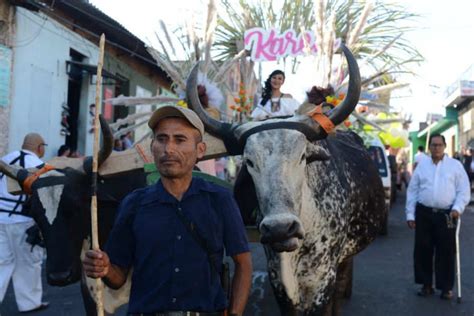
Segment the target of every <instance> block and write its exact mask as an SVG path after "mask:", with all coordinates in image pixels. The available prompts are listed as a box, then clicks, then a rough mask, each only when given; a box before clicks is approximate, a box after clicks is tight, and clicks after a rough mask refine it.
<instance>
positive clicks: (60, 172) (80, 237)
mask: <svg viewBox="0 0 474 316" xmlns="http://www.w3.org/2000/svg"><path fill="white" fill-rule="evenodd" d="M100 122H101V128H102V133H103V138H104V141H103V146H102V148H101V149H100V151H99V155H98V156H99V159H98V163H99V166H100V164H101V163H103V162H104V161H105V160H106V159H107V158H108V157H109V155H110V154H111V152H112V146H113V137H112V134H111V131H110V129H109V127H108V125H107V123H106V121H105V120H103V119H102V117H101V118H100ZM0 171H1V172H4V173H6V174H7V175H8V176H10V177H12V178H14V179H17V181H18V182H19V183H20V185H22V184H23V182H24V181H25V179H26V177H27V176H28V175H29V174H30V173H31V172H30V173H29V172H28V170H26V169H22V168H19V167H16V166H9V165H6V164H5V163H3V162H1V160H0ZM91 180H92V159H91V157H88V158H86V159H85V160H84V163H83V165H82V166H81V167H80V168H78V169H74V168H70V167H68V168H64V169H55V170H52V171H49V172H47V173H45V174H43V175H42V176H41V177H40V178H38V179H37V180H36V181H35V182H34V183H33V185H32V195H31V197H30V199H29V200H28V203H27V207H26V209H27V214H26V215H29V216H31V217H33V218H34V220H35V221H36V223H37V224H38V226H39V228H40V231H41V234H42V236H43V239H44V243H45V247H46V251H47V259H46V279H47V282H48V284H50V285H54V286H66V285H69V284H72V283H75V282H77V281H79V280H81V291H82V297H83V300H84V306H85V309H86V312H87V315H97V313H96V311H95V308H96V304H95V301H94V299H93V297H94V295H93V293H91V291H94V285H95V282H92V280H91V279H88V278H86V277H85V275H83V274H82V265H81V253H82V251H83V250H85V249H89V248H90V236H91V228H90V227H91V224H90V222H91V221H90V205H91V192H92V189H91V188H92V186H91ZM145 185H146V177H145V173H144V172H143V169H141V170H132V171H128V172H125V173H122V174H119V175H114V176H110V177H107V178H102V177H100V176H99V178H98V181H97V197H98V209H99V212H98V222H99V243H100V245H104V244H105V242H106V240H107V237H108V235H109V233H110V230H111V228H112V226H113V222H114V219H115V213H116V210H117V207H118V205H119V203H120V201H121V200H122V199H123V198H124V197H125V196H126V195H127V194H128V193H130V192H131V191H133V190H134V189H136V188H141V187H144V186H145ZM129 288H130V287H129V284H127V286H125V287H124V288H122V289H120V290H118V291H114V290H111V289H109V288H106V291H105V299H104V306H105V308H106V311H108V312H110V313H112V312H113V311H114V310H115V308H116V307H118V306H120V305H122V304H124V303H127V302H128V293H129Z"/></svg>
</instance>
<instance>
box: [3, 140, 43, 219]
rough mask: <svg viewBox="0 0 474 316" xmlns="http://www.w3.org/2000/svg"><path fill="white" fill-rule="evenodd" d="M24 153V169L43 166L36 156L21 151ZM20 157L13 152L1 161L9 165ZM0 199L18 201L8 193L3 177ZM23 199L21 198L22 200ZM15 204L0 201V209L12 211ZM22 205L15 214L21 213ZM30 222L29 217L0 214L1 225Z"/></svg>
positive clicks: (27, 151)
mask: <svg viewBox="0 0 474 316" xmlns="http://www.w3.org/2000/svg"><path fill="white" fill-rule="evenodd" d="M22 151H23V152H24V153H26V154H27V155H26V156H25V168H34V167H37V166H39V165H42V164H43V161H42V160H41V159H39V158H38V156H37V155H36V154H35V153H34V152H31V151H29V150H25V149H22ZM19 156H20V151H19V150H17V151H14V152H11V153H9V154H7V155H6V156H3V157H2V158H1V159H2V160H3V161H4V162H6V163H8V164H9V163H10V162H11V161H12V160H13V159H15V158H17V157H19ZM15 165H17V166H18V165H20V162H19V161H17V162H16V163H15ZM0 197H3V198H7V199H11V200H18V198H19V196H18V195H12V194H10V193H8V188H7V176H3V177H2V178H1V179H0ZM24 199H25V197H23V200H24ZM15 205H16V203H15V202H10V201H5V200H0V209H2V210H13V208H14V207H15ZM22 208H23V207H22V205H19V206H18V208H17V209H16V211H17V212H21V210H22ZM30 221H31V222H32V221H33V219H32V218H31V217H26V216H22V215H11V216H10V214H8V213H5V212H0V223H3V224H14V223H23V222H30Z"/></svg>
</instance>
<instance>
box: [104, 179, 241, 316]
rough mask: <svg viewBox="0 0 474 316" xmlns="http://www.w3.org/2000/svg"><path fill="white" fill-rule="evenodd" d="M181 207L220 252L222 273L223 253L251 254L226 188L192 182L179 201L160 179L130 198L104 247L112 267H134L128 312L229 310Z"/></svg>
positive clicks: (237, 211)
mask: <svg viewBox="0 0 474 316" xmlns="http://www.w3.org/2000/svg"><path fill="white" fill-rule="evenodd" d="M177 208H180V209H181V211H182V212H183V214H184V216H185V217H186V218H187V219H188V220H189V221H191V222H192V223H194V225H195V227H196V229H197V230H198V232H199V234H200V235H201V237H202V238H204V239H205V240H206V242H207V244H208V247H209V248H210V250H211V251H212V253H215V254H217V260H216V264H215V267H217V268H218V269H220V268H221V265H222V259H223V255H224V249H225V252H226V255H228V256H234V255H237V254H240V253H244V252H248V251H249V248H248V242H247V237H246V234H245V227H244V225H243V221H242V218H241V216H240V212H239V209H238V207H237V205H236V203H235V201H234V199H233V197H232V194H231V193H230V192H229V191H228V190H227V189H224V188H222V187H220V186H217V185H215V184H212V183H210V182H207V181H205V180H202V179H199V178H193V180H192V182H191V185H190V187H189V189H188V190H187V191H186V193H185V194H184V195H183V197H182V199H181V201H178V200H177V199H176V198H175V197H174V196H172V195H171V194H169V193H168V192H167V191H166V190H165V189H164V187H163V184H162V183H161V181H159V182H158V183H157V184H155V185H153V186H150V187H147V188H144V189H140V190H137V191H135V192H133V193H131V194H129V195H128V196H127V197H126V198H125V199H124V200H123V202H122V203H121V205H120V208H119V211H118V216H117V219H116V221H115V225H114V228H113V229H112V232H111V234H110V237H109V239H108V242H107V245H106V252H107V253H108V255H109V257H110V261H111V262H112V263H113V264H115V265H117V266H119V267H123V268H127V269H128V268H132V267H133V275H132V288H131V293H130V300H129V313H152V312H160V311H173V310H184V311H201V312H212V311H219V310H223V309H225V308H226V307H227V304H228V302H227V299H226V297H225V295H224V292H223V290H222V287H221V285H220V279H219V276H218V275H217V273H216V271H215V270H214V269H213V268H211V265H210V262H209V259H208V255H207V253H206V252H205V251H204V250H203V249H202V248H201V247H200V246H199V244H198V243H197V241H196V240H195V239H194V238H193V236H192V235H191V234H190V233H189V232H188V231H187V229H186V227H185V225H184V224H183V223H182V221H181V220H180V219H179V217H178V215H177V214H176V209H177Z"/></svg>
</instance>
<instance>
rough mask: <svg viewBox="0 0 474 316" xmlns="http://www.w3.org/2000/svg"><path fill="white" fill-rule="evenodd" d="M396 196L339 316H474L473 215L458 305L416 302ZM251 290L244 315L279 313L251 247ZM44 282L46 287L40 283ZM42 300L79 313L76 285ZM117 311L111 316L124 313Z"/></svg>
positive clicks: (9, 311) (10, 302)
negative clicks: (383, 230) (384, 234)
mask: <svg viewBox="0 0 474 316" xmlns="http://www.w3.org/2000/svg"><path fill="white" fill-rule="evenodd" d="M403 203H404V198H403V197H400V198H399V200H398V201H397V203H396V204H395V205H394V207H393V208H392V210H391V213H390V224H389V234H388V236H387V237H380V238H378V239H377V240H376V241H375V242H374V243H373V244H372V245H370V246H369V247H368V248H367V249H366V250H365V251H364V252H362V253H361V254H360V255H359V256H358V257H356V259H355V272H354V287H353V296H352V298H351V299H350V300H348V301H347V302H346V303H345V305H344V308H343V313H342V316H381V315H383V316H399V315H403V316H412V315H413V316H415V315H416V316H420V315H421V316H423V315H427V316H428V315H429V316H451V315H452V316H474V246H473V245H474V233H473V231H474V211H473V209H468V210H466V212H465V215H464V216H463V223H462V225H463V226H462V229H461V245H462V250H461V258H462V259H461V260H462V263H461V264H462V294H463V297H462V298H463V302H462V304H457V303H456V301H455V300H453V301H451V302H446V301H443V300H441V299H439V297H438V296H432V297H429V298H420V297H417V296H416V295H415V293H416V291H417V289H418V287H417V286H415V285H414V284H413V269H412V248H413V233H412V232H411V231H410V230H408V228H407V227H406V224H405V220H404V213H403ZM252 252H253V257H254V268H255V270H256V272H255V274H254V287H253V289H252V294H251V299H250V302H249V305H248V308H247V311H246V313H245V315H249V316H250V315H252V316H253V315H278V314H279V313H278V309H277V307H276V303H275V300H274V298H273V296H272V293H271V289H270V286H269V284H268V279H267V276H266V272H265V258H264V254H263V250H262V248H261V247H260V245H258V244H252ZM44 284H46V283H44ZM44 298H45V300H46V301H49V302H51V307H50V308H49V309H47V310H45V311H43V312H38V313H36V314H35V315H38V316H46V315H54V316H56V315H64V316H76V315H77V316H79V315H84V310H83V308H82V300H81V296H80V292H79V286H78V285H77V284H75V285H71V286H68V287H65V288H57V287H50V286H46V288H45V293H44ZM125 311H126V310H125V308H122V309H121V310H120V311H119V312H118V313H116V315H121V316H122V315H125ZM0 313H1V315H3V316H10V315H12V316H14V315H21V314H19V313H18V312H17V309H16V304H15V302H14V296H13V290H12V288H11V287H10V289H9V290H8V293H7V296H6V299H5V302H4V303H3V304H2V306H1V307H0Z"/></svg>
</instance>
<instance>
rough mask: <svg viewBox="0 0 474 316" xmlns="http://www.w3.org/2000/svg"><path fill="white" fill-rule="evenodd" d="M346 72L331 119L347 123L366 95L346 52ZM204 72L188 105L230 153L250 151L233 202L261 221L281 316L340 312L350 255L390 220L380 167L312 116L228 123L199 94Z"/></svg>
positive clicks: (353, 138) (344, 134)
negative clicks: (343, 93) (214, 115)
mask: <svg viewBox="0 0 474 316" xmlns="http://www.w3.org/2000/svg"><path fill="white" fill-rule="evenodd" d="M342 50H343V52H344V55H345V56H346V59H347V63H348V69H349V76H350V79H349V85H348V91H347V94H346V97H345V99H344V101H343V102H342V103H341V104H340V105H338V106H337V107H335V108H334V109H333V110H332V111H330V112H329V113H328V117H329V119H330V120H331V121H332V122H333V123H334V124H335V125H337V124H339V123H341V122H343V121H344V120H345V119H346V118H347V117H348V116H349V114H350V113H351V112H352V111H353V109H354V108H355V106H356V104H357V102H358V99H359V95H360V74H359V70H358V66H357V63H356V61H355V59H354V57H353V56H352V54H351V52H350V51H349V50H348V49H347V48H346V47H345V46H343V45H342ZM196 78H197V67H195V68H194V69H193V72H192V73H191V75H190V77H189V79H188V83H187V93H188V104H189V105H190V107H191V108H192V109H193V110H194V111H195V112H196V113H197V114H198V115H199V117H200V118H201V119H202V121H203V122H204V124H205V127H206V131H207V132H209V133H211V134H213V135H214V136H216V137H219V138H221V139H222V140H223V141H224V143H225V145H226V148H227V150H228V153H229V154H230V155H239V154H243V159H242V161H243V166H242V172H241V174H240V175H239V178H238V181H236V186H235V196H236V198H237V200H238V203H239V206H240V208H241V211H242V213H243V217H244V220H246V221H247V222H248V220H249V218H251V214H250V213H251V212H252V211H253V210H254V209H255V208H257V209H258V210H257V212H256V221H257V223H258V228H259V231H260V235H261V242H262V243H263V244H264V247H265V253H266V256H267V264H268V273H269V278H270V282H271V285H272V287H273V290H274V293H275V295H276V298H277V301H278V304H279V307H280V310H281V313H282V315H284V316H287V315H337V314H338V313H339V309H340V304H336V303H334V298H338V297H342V296H346V297H348V296H350V293H351V285H352V284H351V278H350V276H351V275H352V259H351V258H352V257H353V256H354V255H355V254H357V253H358V252H360V251H361V250H363V249H364V248H365V247H366V246H367V245H368V244H369V243H370V242H372V241H373V240H374V239H375V237H376V236H377V234H378V233H379V230H380V227H381V224H382V222H383V220H384V218H385V216H386V209H385V207H384V190H383V186H382V182H381V179H380V177H379V175H378V172H377V169H376V168H375V166H374V165H373V163H372V161H371V159H370V156H369V154H368V152H367V151H366V150H365V147H364V145H363V142H362V140H361V138H360V137H359V136H357V135H356V134H355V133H353V132H350V131H336V132H335V133H333V134H331V135H328V134H327V133H326V132H325V130H324V129H323V128H322V127H321V126H320V125H319V124H318V123H317V122H316V121H314V120H313V119H312V118H311V117H309V116H308V115H295V116H293V117H288V118H276V119H269V120H266V121H261V122H247V123H244V124H241V125H237V124H230V123H224V122H220V121H217V120H214V119H213V118H212V117H210V116H209V115H207V113H206V111H205V110H204V109H203V107H202V106H201V104H200V102H199V98H198V95H197V92H196Z"/></svg>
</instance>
